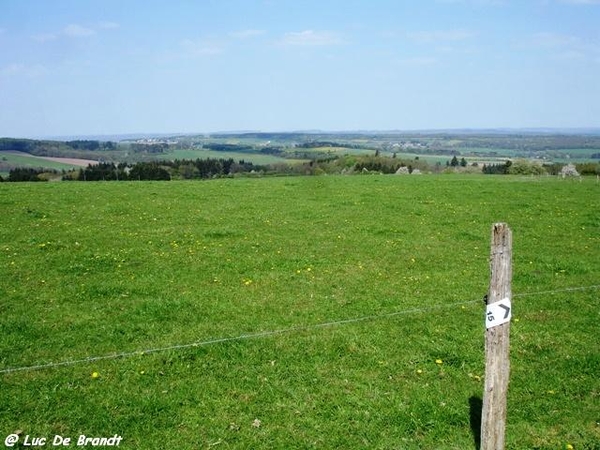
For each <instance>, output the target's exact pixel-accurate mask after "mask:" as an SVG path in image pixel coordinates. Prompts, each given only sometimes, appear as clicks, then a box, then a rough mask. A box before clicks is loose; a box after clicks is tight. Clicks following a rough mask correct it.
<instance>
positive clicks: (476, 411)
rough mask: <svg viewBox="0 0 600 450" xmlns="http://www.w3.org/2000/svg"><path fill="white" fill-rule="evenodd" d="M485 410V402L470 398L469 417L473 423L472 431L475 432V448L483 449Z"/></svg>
mask: <svg viewBox="0 0 600 450" xmlns="http://www.w3.org/2000/svg"><path fill="white" fill-rule="evenodd" d="M482 409H483V401H482V400H481V398H479V397H475V396H473V397H471V398H469V417H470V422H471V431H472V432H473V440H474V441H475V448H476V449H477V450H480V449H481V411H482Z"/></svg>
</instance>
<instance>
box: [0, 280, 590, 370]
mask: <svg viewBox="0 0 600 450" xmlns="http://www.w3.org/2000/svg"><path fill="white" fill-rule="evenodd" d="M599 288H600V284H598V285H591V286H578V287H570V288H564V289H557V290H549V291H537V292H523V293H520V294H514V295H513V298H514V297H527V296H534V295H548V294H559V293H565V292H575V291H584V290H591V289H599ZM477 302H482V299H481V298H479V299H476V300H468V301H463V302H457V303H443V304H439V305H436V306H430V307H427V308H410V309H406V310H402V311H393V312H389V313H384V314H373V315H367V316H361V317H354V318H350V319H342V320H335V321H330V322H321V323H316V324H310V325H303V326H297V327H290V328H282V329H278V330H270V331H261V332H256V333H247V334H240V335H238V336H230V337H221V338H215V339H209V340H205V341H196V342H192V343H187V344H176V345H169V346H165V347H156V348H148V349H145V350H136V351H128V352H120V353H111V354H108V355H100V356H87V357H85V358H81V359H72V360H65V361H59V362H51V363H44V364H37V365H30V366H21V367H9V368H6V369H0V374H8V373H14V372H28V371H34V370H42V369H50V368H54V367H64V366H72V365H76V364H83V363H90V362H95V361H102V360H110V359H119V358H128V357H132V356H140V355H148V354H152V353H161V352H167V351H172V350H183V349H188V348H193V347H204V346H207V345H215V344H221V343H224V342H232V341H242V340H246V339H257V338H262V337H269V336H276V335H281V334H289V333H295V332H302V331H310V330H316V329H320V328H329V327H335V326H341V325H347V324H352V323H358V322H365V321H373V320H380V319H387V318H390V317H396V316H402V315H408V314H416V313H425V312H430V311H435V310H439V309H450V308H455V307H460V306H464V305H468V304H472V303H477Z"/></svg>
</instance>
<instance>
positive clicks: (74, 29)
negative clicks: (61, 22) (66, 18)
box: [63, 24, 96, 37]
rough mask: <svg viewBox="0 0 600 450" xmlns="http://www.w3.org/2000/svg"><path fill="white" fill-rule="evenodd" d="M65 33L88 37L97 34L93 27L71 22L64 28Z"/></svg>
mask: <svg viewBox="0 0 600 450" xmlns="http://www.w3.org/2000/svg"><path fill="white" fill-rule="evenodd" d="M63 34H64V35H65V36H68V37H88V36H92V35H94V34H96V32H95V31H94V30H92V29H91V28H86V27H84V26H81V25H77V24H70V25H67V26H66V27H65V28H64V29H63Z"/></svg>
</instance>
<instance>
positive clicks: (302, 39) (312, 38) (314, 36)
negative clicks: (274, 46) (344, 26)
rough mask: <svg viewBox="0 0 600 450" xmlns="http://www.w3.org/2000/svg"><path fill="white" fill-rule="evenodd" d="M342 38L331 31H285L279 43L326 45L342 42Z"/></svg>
mask: <svg viewBox="0 0 600 450" xmlns="http://www.w3.org/2000/svg"><path fill="white" fill-rule="evenodd" d="M343 42H344V40H343V39H342V37H341V35H340V34H338V33H335V32H333V31H314V30H304V31H298V32H294V31H291V32H289V33H285V34H284V35H283V37H282V38H281V40H280V41H279V43H280V44H282V45H286V46H312V47H316V46H326V45H339V44H342V43H343Z"/></svg>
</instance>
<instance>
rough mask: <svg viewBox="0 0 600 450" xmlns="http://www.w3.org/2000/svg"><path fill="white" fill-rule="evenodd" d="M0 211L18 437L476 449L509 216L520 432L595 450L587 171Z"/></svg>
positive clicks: (7, 365) (8, 411)
mask: <svg viewBox="0 0 600 450" xmlns="http://www.w3.org/2000/svg"><path fill="white" fill-rule="evenodd" d="M0 217H2V227H1V228H0V295H1V298H2V301H1V302H0V405H2V407H1V408H0V438H2V439H4V438H5V437H6V436H8V435H9V434H10V433H14V432H19V433H20V444H18V446H17V448H25V447H24V446H23V440H24V438H25V436H26V435H29V436H30V438H32V437H45V438H47V439H48V440H49V441H51V440H52V439H53V438H54V436H55V435H60V436H63V437H71V438H72V439H73V440H74V441H75V440H77V438H78V437H79V435H82V434H83V435H86V436H90V437H111V436H113V435H115V434H117V435H120V436H122V437H123V440H122V442H121V445H120V447H121V448H126V449H164V448H178V449H198V448H223V449H238V448H243V449H259V448H261V449H262V448H269V449H290V448H294V449H296V448H298V449H300V448H306V449H309V448H315V449H317V448H319V449H332V448H346V449H355V448H356V449H357V448H375V449H390V448H396V449H466V448H476V444H475V442H476V439H477V428H478V424H477V422H478V417H477V416H478V414H477V412H478V409H479V408H480V401H481V397H482V390H483V372H484V367H483V361H484V355H483V336H484V321H483V314H484V305H483V302H482V301H481V298H482V297H483V295H484V294H485V293H486V291H487V288H488V282H489V245H490V243H489V240H490V230H491V226H492V224H493V223H494V222H497V221H505V222H507V223H508V224H509V225H510V226H511V228H512V230H513V240H514V249H513V255H514V256H513V288H512V291H513V323H512V325H511V380H510V386H509V398H508V421H507V448H509V449H563V448H566V446H567V445H572V446H573V448H575V449H577V450H579V449H596V450H597V449H600V398H599V395H600V381H598V374H599V373H600V334H599V333H598V321H599V319H600V314H599V312H598V299H599V298H600V288H599V287H598V285H600V252H599V248H600V185H599V184H597V182H596V180H592V179H586V180H584V181H583V182H581V183H580V182H569V181H568V180H567V181H561V180H556V179H555V178H550V177H548V178H517V177H511V176H502V177H494V176H488V177H484V176H459V175H456V176H454V175H451V176H421V177H398V176H355V177H342V176H339V177H334V176H331V177H327V176H323V177H297V178H264V179H233V180H212V181H207V182H184V181H181V182H132V183H127V182H99V183H92V182H90V183H38V184H29V183H2V184H0ZM94 357H100V358H98V359H94ZM36 366H41V367H36ZM19 446H20V447H19ZM47 446H50V444H48V445H47Z"/></svg>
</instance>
